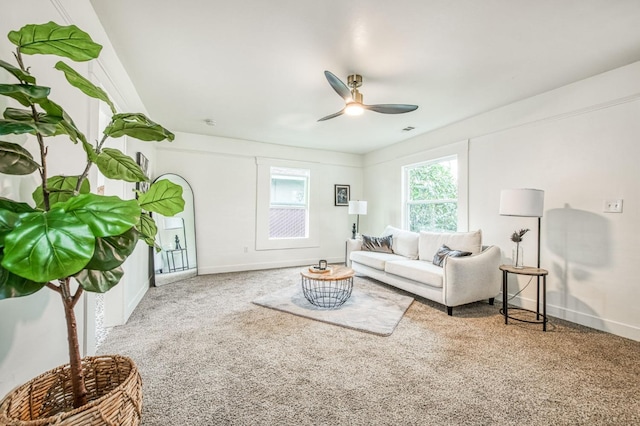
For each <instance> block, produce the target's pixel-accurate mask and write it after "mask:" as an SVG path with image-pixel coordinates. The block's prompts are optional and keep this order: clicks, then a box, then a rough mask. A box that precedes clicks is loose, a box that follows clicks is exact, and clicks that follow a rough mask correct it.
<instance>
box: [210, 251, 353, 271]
mask: <svg viewBox="0 0 640 426" xmlns="http://www.w3.org/2000/svg"><path fill="white" fill-rule="evenodd" d="M318 260H319V259H316V258H313V259H299V260H279V261H274V262H261V263H239V264H235V265H224V266H203V267H200V266H198V275H208V274H221V273H225V272H242V271H259V270H261V269H276V268H291V267H294V266H308V265H316V264H317V263H318ZM326 260H327V262H328V263H339V264H344V257H340V256H338V257H332V258H327V259H326Z"/></svg>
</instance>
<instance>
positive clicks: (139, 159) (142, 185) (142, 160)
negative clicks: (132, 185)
mask: <svg viewBox="0 0 640 426" xmlns="http://www.w3.org/2000/svg"><path fill="white" fill-rule="evenodd" d="M136 163H138V166H140V168H141V169H142V172H143V173H144V175H145V176H146V177H147V178H149V159H148V158H147V157H145V156H144V154H143V153H141V152H138V153H136ZM136 189H137V190H138V191H140V192H147V190H148V189H149V182H136Z"/></svg>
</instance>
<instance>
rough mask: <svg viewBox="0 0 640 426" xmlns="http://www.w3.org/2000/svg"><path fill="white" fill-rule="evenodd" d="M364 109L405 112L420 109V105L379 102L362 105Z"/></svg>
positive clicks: (392, 112)
mask: <svg viewBox="0 0 640 426" xmlns="http://www.w3.org/2000/svg"><path fill="white" fill-rule="evenodd" d="M362 107H363V108H364V109H368V110H369V111H375V112H380V113H382V114H403V113H405V112H411V111H415V110H417V109H418V105H405V104H379V105H362Z"/></svg>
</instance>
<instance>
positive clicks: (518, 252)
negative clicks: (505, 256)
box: [512, 244, 524, 269]
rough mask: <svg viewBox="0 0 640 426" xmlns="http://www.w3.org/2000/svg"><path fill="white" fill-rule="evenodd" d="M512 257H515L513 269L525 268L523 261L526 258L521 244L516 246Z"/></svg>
mask: <svg viewBox="0 0 640 426" xmlns="http://www.w3.org/2000/svg"><path fill="white" fill-rule="evenodd" d="M512 256H513V267H514V268H517V269H522V268H524V266H523V265H524V263H523V260H522V259H523V258H524V254H523V250H522V247H521V246H520V244H516V246H515V247H514V248H513V250H512Z"/></svg>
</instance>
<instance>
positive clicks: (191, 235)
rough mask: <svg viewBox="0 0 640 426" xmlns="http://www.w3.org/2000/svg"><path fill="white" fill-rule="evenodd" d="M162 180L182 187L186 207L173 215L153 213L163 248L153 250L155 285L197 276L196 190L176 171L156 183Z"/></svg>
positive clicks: (160, 245)
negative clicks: (194, 200) (194, 193)
mask: <svg viewBox="0 0 640 426" xmlns="http://www.w3.org/2000/svg"><path fill="white" fill-rule="evenodd" d="M160 180H168V181H171V182H172V183H175V184H176V185H180V186H181V187H182V197H183V198H184V210H183V211H182V212H181V213H178V214H177V215H175V216H172V217H166V216H163V215H161V214H158V213H154V214H153V219H154V220H155V222H156V226H157V227H158V233H157V235H156V244H158V246H159V247H160V248H161V249H162V250H161V251H159V252H157V251H155V250H154V255H153V257H152V262H153V269H154V272H155V285H156V286H160V285H165V284H169V283H173V282H176V281H180V280H183V279H185V278H189V277H194V276H196V275H198V269H197V266H198V265H197V261H196V220H195V209H194V203H193V190H192V189H191V185H189V183H188V182H187V181H186V180H184V178H182V177H181V176H178V175H175V174H171V173H167V174H164V175H162V176H160V177H158V178H157V179H156V180H155V182H157V181H160Z"/></svg>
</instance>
